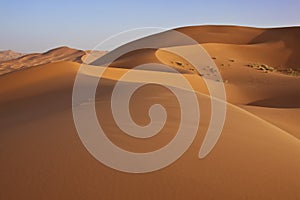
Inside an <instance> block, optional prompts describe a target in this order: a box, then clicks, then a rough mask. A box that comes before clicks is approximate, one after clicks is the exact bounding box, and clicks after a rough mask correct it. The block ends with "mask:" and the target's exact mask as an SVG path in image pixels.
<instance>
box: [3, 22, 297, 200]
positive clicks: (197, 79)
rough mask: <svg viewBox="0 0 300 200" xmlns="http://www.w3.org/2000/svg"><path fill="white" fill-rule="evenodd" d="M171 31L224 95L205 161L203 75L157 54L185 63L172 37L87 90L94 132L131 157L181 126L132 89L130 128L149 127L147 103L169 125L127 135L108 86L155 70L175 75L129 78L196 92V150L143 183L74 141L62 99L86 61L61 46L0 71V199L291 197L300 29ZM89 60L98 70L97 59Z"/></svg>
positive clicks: (124, 59) (147, 92) (160, 95)
mask: <svg viewBox="0 0 300 200" xmlns="http://www.w3.org/2000/svg"><path fill="white" fill-rule="evenodd" d="M177 30H178V31H180V32H182V33H185V34H187V35H189V36H190V37H193V38H194V39H195V40H196V41H198V42H199V44H201V45H202V46H203V47H204V48H205V49H206V50H207V52H208V53H209V55H210V56H211V57H212V58H213V60H214V62H215V63H216V65H217V67H218V69H219V71H220V73H221V75H222V79H223V80H218V81H223V83H224V85H225V89H226V94H227V101H228V102H227V103H226V105H227V117H226V121H225V126H224V129H223V132H222V135H221V138H220V140H219V141H218V143H217V145H216V146H215V148H214V149H213V150H212V152H211V153H210V154H209V155H208V156H207V157H206V158H205V159H202V160H200V159H198V157H197V155H198V152H199V148H200V146H201V144H202V142H203V138H204V136H205V132H206V130H207V128H208V124H209V122H210V117H211V114H210V112H211V110H210V98H209V97H208V96H207V94H208V90H207V87H206V85H205V82H204V78H205V74H204V75H203V74H199V73H197V71H196V70H195V67H194V66H192V65H191V64H190V63H188V62H187V61H186V60H185V59H184V58H182V57H179V56H177V55H174V54H172V53H169V52H168V51H167V50H168V48H173V47H176V48H181V49H182V50H184V51H185V52H187V53H191V54H192V53H193V45H190V44H186V43H184V42H183V41H178V40H177V39H176V38H172V37H169V38H168V40H166V39H165V36H166V33H161V34H157V35H153V36H150V37H151V38H152V39H153V37H154V38H156V39H155V41H157V44H158V46H159V48H157V49H142V50H137V51H133V52H130V53H128V54H126V55H123V56H121V57H120V58H119V59H117V60H116V61H115V62H113V63H112V64H111V65H110V67H109V68H108V70H107V71H106V72H105V73H104V76H103V77H102V78H101V80H100V83H101V87H98V88H97V93H96V97H95V99H96V100H95V108H96V110H97V116H98V119H99V121H100V124H101V126H102V127H103V129H104V130H105V131H106V133H107V136H108V137H109V138H110V140H112V141H113V142H114V143H115V144H117V145H118V146H120V147H122V148H124V149H127V150H130V151H135V152H147V151H151V150H156V149H158V148H161V147H163V146H164V145H166V144H167V143H168V142H169V141H170V140H171V139H172V138H173V137H174V134H175V133H176V131H177V129H178V124H179V122H180V119H181V118H180V110H179V103H178V101H177V100H176V97H175V96H174V94H173V93H172V92H170V91H169V90H168V89H166V88H164V87H162V86H158V85H154V84H150V85H148V86H145V87H142V88H140V89H139V90H138V91H136V93H135V94H134V96H133V97H132V99H131V101H130V112H131V114H132V117H133V119H134V120H135V121H136V123H138V124H140V125H146V124H147V123H149V116H148V109H149V107H150V106H151V105H153V104H157V103H159V104H162V105H163V106H164V107H165V109H166V111H167V113H168V119H167V122H166V125H165V127H164V128H163V129H162V130H161V131H160V133H159V134H158V135H156V136H154V137H152V138H149V139H146V140H144V141H143V140H141V139H137V138H133V137H130V136H128V135H127V134H124V133H123V132H122V131H121V130H120V129H119V128H118V127H117V125H116V123H115V121H114V119H113V116H112V113H111V104H110V99H111V95H112V90H113V88H114V86H115V84H116V82H117V80H118V79H119V78H120V77H121V76H122V75H123V74H125V73H126V72H128V70H130V69H132V68H133V67H135V66H136V65H140V64H145V63H149V62H150V63H151V62H155V63H162V64H165V65H168V66H170V67H173V68H175V69H177V70H178V71H179V72H181V73H182V74H175V73H172V72H169V71H161V70H157V69H148V70H132V71H133V72H132V73H133V77H146V76H148V75H149V73H153V74H155V75H157V77H160V78H161V79H169V78H170V77H178V78H180V77H179V76H184V77H185V78H186V79H187V80H188V81H189V82H190V83H191V85H192V86H193V88H194V89H195V91H196V95H197V98H198V100H199V107H200V111H201V120H200V122H199V130H198V133H197V136H196V138H195V141H194V143H193V144H192V145H191V147H190V148H189V149H188V151H187V152H186V153H185V154H184V155H183V156H182V157H181V158H180V159H179V160H178V161H176V162H175V163H173V164H172V165H170V166H168V167H166V168H164V169H162V170H159V171H156V172H153V173H146V174H128V173H123V172H119V171H116V170H113V169H110V168H108V167H106V166H104V165H103V164H101V163H100V162H98V161H97V160H95V159H94V158H93V157H92V156H91V155H90V154H89V153H88V151H87V150H86V149H85V147H84V146H83V144H82V143H81V141H80V139H79V137H78V135H77V132H76V128H75V125H74V121H73V116H72V91H73V84H74V80H75V77H76V73H77V71H78V69H79V67H80V63H81V62H82V61H81V60H82V59H83V60H84V59H86V57H87V56H86V55H85V52H84V51H80V50H74V49H70V48H66V47H63V48H58V49H54V50H51V51H48V52H46V53H43V54H31V55H25V56H23V57H20V58H16V59H14V60H11V61H7V62H2V63H0V67H1V68H2V69H5V70H7V71H5V70H3V71H2V74H4V73H6V74H4V75H2V76H0V85H1V87H0V97H1V98H0V111H1V112H0V130H1V133H0V163H1V165H0V176H1V179H0V186H1V188H2V189H1V193H0V199H21V198H22V199H101V198H104V199H195V200H198V199H300V192H299V188H300V182H299V179H300V170H299V169H300V156H299V155H300V142H299V139H300V124H299V120H298V118H299V116H300V77H299V75H298V71H299V69H300V68H299V67H300V58H299V56H298V55H299V53H300V49H299V44H300V43H299V42H300V38H299V37H298V36H299V34H300V28H299V27H290V28H273V29H258V28H250V27H235V26H196V27H184V28H179V29H177ZM148 39H149V37H147V38H143V39H141V40H148ZM141 40H140V41H141ZM135 42H138V41H135ZM135 42H132V43H129V44H126V45H133V43H135ZM127 47H128V46H127ZM122 48H126V46H125V47H124V46H123V47H120V48H119V49H116V50H114V51H112V52H108V53H106V52H105V53H106V54H105V53H103V54H105V55H104V56H107V58H109V56H110V55H112V54H114V53H116V51H121V50H122ZM87 53H89V52H87ZM103 54H102V52H98V53H97V55H98V56H103ZM90 61H91V62H92V64H96V63H97V59H96V58H95V57H93V58H91V60H90ZM31 66H37V67H31ZM94 67H95V66H94ZM98 67H100V68H101V67H102V66H98ZM15 69H17V70H15ZM19 69H24V70H19ZM8 72H12V73H8ZM86 75H87V76H94V74H93V73H92V72H90V73H86ZM137 83H138V81H132V82H126V84H127V85H135V84H137ZM89 86H90V85H88V83H87V85H85V87H89ZM85 103H87V104H88V103H89V102H88V101H87V102H85ZM78 106H85V104H80V105H78Z"/></svg>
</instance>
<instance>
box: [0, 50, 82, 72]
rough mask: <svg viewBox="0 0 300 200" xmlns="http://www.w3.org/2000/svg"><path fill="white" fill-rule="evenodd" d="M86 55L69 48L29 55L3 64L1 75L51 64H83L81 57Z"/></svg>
mask: <svg viewBox="0 0 300 200" xmlns="http://www.w3.org/2000/svg"><path fill="white" fill-rule="evenodd" d="M84 55H85V52H84V51H81V50H76V49H71V48H68V47H59V48H56V49H52V50H50V51H47V52H45V53H33V54H27V55H24V56H21V57H18V58H16V59H13V60H8V61H4V62H1V63H0V75H2V74H6V73H9V72H12V71H15V70H19V69H24V68H28V67H33V66H38V65H43V64H47V63H51V62H58V61H72V62H79V63H81V62H82V60H81V57H82V56H84Z"/></svg>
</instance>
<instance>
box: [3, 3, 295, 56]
mask: <svg viewBox="0 0 300 200" xmlns="http://www.w3.org/2000/svg"><path fill="white" fill-rule="evenodd" d="M299 10H300V1H299V0H261V1H259V0H252V1H250V0H228V1H221V0H217V1H213V0H203V1H201V0H198V1H194V0H191V1H189V0H185V1H183V0H182V1H178V0H173V1H171V0H166V1H163V0H160V1H158V0H152V1H142V0H140V1H137V0H135V1H121V0H110V1H100V0H98V1H83V0H81V1H76V0H73V1H58V0H52V1H51V0H49V1H33V0H30V1H25V0H24V1H21V0H20V1H15V0H1V1H0V15H1V20H0V28H1V31H0V44H1V45H0V50H6V49H12V50H15V51H21V52H40V51H46V50H48V49H51V48H53V47H57V46H62V45H66V46H70V47H75V48H79V49H92V48H93V47H94V46H95V45H97V44H98V43H99V42H101V41H102V40H104V39H106V38H107V37H109V36H111V35H113V34H116V33H118V32H121V31H125V30H128V29H132V28H140V27H162V28H173V27H179V26H187V25H202V24H234V25H246V26H256V27H274V26H291V25H293V26H295V25H300V14H299V13H300V12H299Z"/></svg>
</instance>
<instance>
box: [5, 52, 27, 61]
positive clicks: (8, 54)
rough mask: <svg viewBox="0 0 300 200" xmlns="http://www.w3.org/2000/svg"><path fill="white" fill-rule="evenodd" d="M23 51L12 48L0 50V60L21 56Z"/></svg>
mask: <svg viewBox="0 0 300 200" xmlns="http://www.w3.org/2000/svg"><path fill="white" fill-rule="evenodd" d="M22 55H24V54H22V53H18V52H14V51H11V50H6V51H0V62H4V61H8V60H12V59H16V58H19V57H21V56H22Z"/></svg>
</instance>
